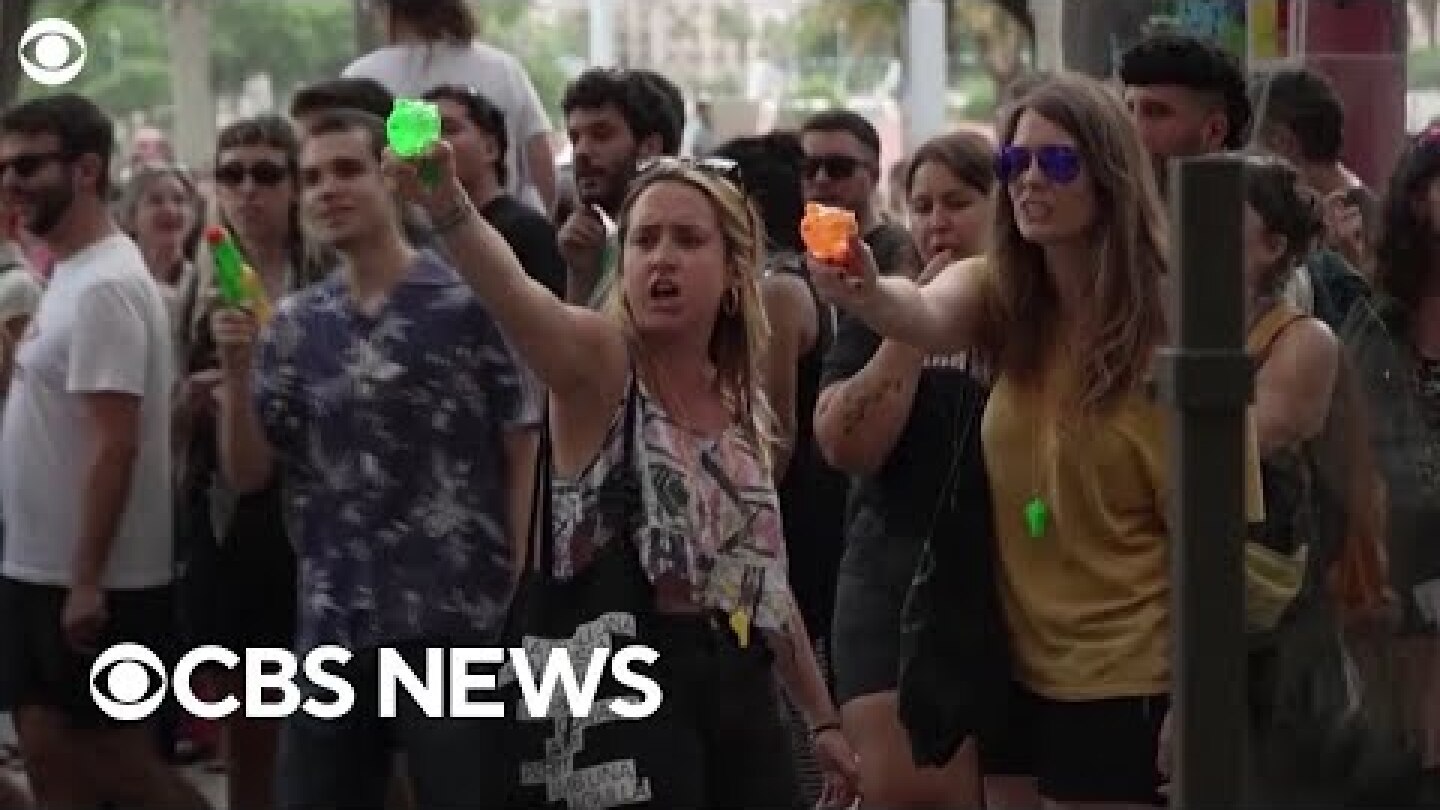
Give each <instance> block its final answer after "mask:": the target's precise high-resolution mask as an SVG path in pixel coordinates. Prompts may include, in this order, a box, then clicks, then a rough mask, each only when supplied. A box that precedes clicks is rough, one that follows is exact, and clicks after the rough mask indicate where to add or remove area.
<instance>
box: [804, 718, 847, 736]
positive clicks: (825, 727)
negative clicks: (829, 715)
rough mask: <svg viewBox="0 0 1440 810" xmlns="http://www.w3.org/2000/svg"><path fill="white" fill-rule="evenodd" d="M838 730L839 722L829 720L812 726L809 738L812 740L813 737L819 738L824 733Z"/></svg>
mask: <svg viewBox="0 0 1440 810" xmlns="http://www.w3.org/2000/svg"><path fill="white" fill-rule="evenodd" d="M839 730H840V721H838V720H831V721H829V722H828V723H821V724H820V725H818V726H814V727H813V728H811V729H810V737H811V738H812V739H813V738H815V737H819V736H820V735H821V734H824V733H825V732H827V731H839Z"/></svg>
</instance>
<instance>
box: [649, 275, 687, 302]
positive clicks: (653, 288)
mask: <svg viewBox="0 0 1440 810" xmlns="http://www.w3.org/2000/svg"><path fill="white" fill-rule="evenodd" d="M679 297H680V285H679V284H676V283H675V282H673V281H671V280H670V279H668V278H657V279H655V280H654V281H652V282H650V298H651V299H653V300H656V301H673V300H675V299H676V298H679Z"/></svg>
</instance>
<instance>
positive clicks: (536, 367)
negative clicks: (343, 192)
mask: <svg viewBox="0 0 1440 810" xmlns="http://www.w3.org/2000/svg"><path fill="white" fill-rule="evenodd" d="M427 159H428V160H432V161H434V162H435V163H436V164H437V165H438V166H439V174H440V179H439V182H437V183H436V184H435V188H434V190H429V189H426V188H424V187H422V185H421V184H420V182H419V178H418V173H417V169H416V166H415V165H414V164H412V163H409V162H407V161H404V160H401V159H399V158H397V157H395V156H394V155H393V154H390V153H387V154H386V157H385V160H386V170H387V172H389V173H390V174H391V176H392V177H394V178H395V179H396V182H397V184H398V185H399V187H400V189H401V191H402V193H404V194H405V195H406V196H407V197H409V198H410V199H413V200H415V201H417V202H419V203H420V204H421V205H422V206H423V207H424V208H425V209H426V211H427V213H429V214H430V216H431V218H432V220H433V222H434V223H435V231H436V233H437V235H438V236H439V237H440V238H441V239H442V240H443V241H444V244H445V247H446V251H447V253H448V254H449V255H450V256H452V257H453V260H454V262H455V269H456V270H457V271H458V272H459V273H460V276H461V277H462V278H463V279H464V280H465V282H466V283H467V284H469V285H470V288H471V289H472V290H473V291H474V292H475V295H476V296H477V297H478V298H479V299H480V300H481V301H482V302H484V304H485V307H486V309H487V310H488V311H489V312H490V315H491V317H493V318H494V319H495V321H496V322H497V323H498V324H499V325H500V328H501V330H502V331H503V332H504V333H505V336H506V338H507V339H508V340H509V341H510V343H511V345H513V346H514V347H515V349H516V351H517V352H518V353H519V354H520V356H521V358H522V359H523V361H524V362H525V364H526V365H527V366H529V367H530V369H531V370H532V371H533V372H534V374H535V376H536V377H537V378H538V379H539V381H540V383H541V384H542V385H543V386H545V387H546V388H548V389H550V390H551V391H552V392H553V393H554V394H555V396H556V397H558V398H560V399H567V400H571V401H575V400H576V399H577V398H578V397H581V396H594V395H596V394H597V393H603V394H605V395H608V394H609V393H610V389H612V388H615V387H616V386H617V384H618V385H619V386H620V387H622V388H623V385H624V382H623V380H624V375H625V369H626V367H627V363H628V358H627V355H626V349H625V338H624V335H623V334H622V333H621V331H620V328H619V327H618V326H617V325H616V324H614V323H612V322H611V321H610V320H608V319H607V318H606V317H605V316H604V315H602V314H600V313H597V312H593V311H591V310H589V309H586V308H583V307H577V306H571V305H568V304H565V303H564V302H562V301H561V300H560V299H558V298H556V297H555V296H554V295H553V294H552V293H551V292H550V291H549V290H547V289H545V287H544V285H542V284H540V282H538V281H535V280H534V279H532V278H530V276H529V275H528V274H526V272H525V269H524V268H523V267H521V266H520V262H519V260H517V259H516V258H515V254H514V252H513V251H511V249H510V246H509V245H508V244H506V242H505V239H504V238H503V237H501V236H500V234H499V233H497V232H496V231H495V229H494V228H492V227H491V226H490V224H489V223H488V222H486V221H485V219H484V218H483V217H481V216H480V215H479V213H478V212H476V210H475V208H474V206H473V205H472V204H471V202H470V199H469V196H468V195H466V193H465V190H464V189H463V188H461V186H460V184H459V182H458V181H457V180H456V179H455V170H454V158H453V155H452V153H451V151H450V146H449V144H447V143H445V142H443V141H441V142H439V143H437V144H436V146H435V148H434V150H433V151H432V153H431V154H430V156H429V157H428V158H427ZM617 381H618V382H617Z"/></svg>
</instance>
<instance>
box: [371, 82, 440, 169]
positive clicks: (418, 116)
mask: <svg viewBox="0 0 1440 810" xmlns="http://www.w3.org/2000/svg"><path fill="white" fill-rule="evenodd" d="M385 137H386V138H387V139H389V141H390V148H391V149H394V150H395V154H397V155H399V156H400V157H402V158H406V159H407V160H413V159H414V158H418V157H421V156H422V155H424V154H425V153H426V152H427V151H429V149H430V145H431V144H433V143H435V142H436V141H438V140H440V108H439V106H437V105H435V104H433V103H431V102H428V101H417V100H415V99H411V98H401V99H396V100H395V106H394V108H392V109H391V110H390V117H389V118H387V119H385ZM420 181H421V182H422V183H424V184H425V187H426V188H434V187H435V184H436V183H438V182H439V181H440V171H439V167H438V166H436V165H435V164H434V163H432V162H430V161H425V162H423V163H421V164H420Z"/></svg>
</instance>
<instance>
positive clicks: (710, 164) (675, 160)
mask: <svg viewBox="0 0 1440 810" xmlns="http://www.w3.org/2000/svg"><path fill="white" fill-rule="evenodd" d="M682 169H695V170H697V171H702V172H705V173H706V174H710V175H714V176H715V177H719V178H720V179H722V180H724V181H726V182H728V183H730V184H731V185H733V186H734V187H735V190H736V191H739V192H742V193H743V192H744V191H745V178H744V176H742V175H741V173H740V164H739V163H736V162H735V161H733V160H730V159H729V158H722V157H707V158H685V157H673V156H670V155H661V156H660V157H653V158H647V159H645V160H642V161H640V162H639V163H637V164H635V172H636V174H637V176H644V175H646V174H649V173H650V172H654V171H676V170H682Z"/></svg>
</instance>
